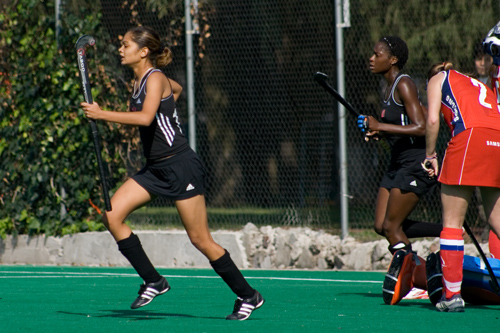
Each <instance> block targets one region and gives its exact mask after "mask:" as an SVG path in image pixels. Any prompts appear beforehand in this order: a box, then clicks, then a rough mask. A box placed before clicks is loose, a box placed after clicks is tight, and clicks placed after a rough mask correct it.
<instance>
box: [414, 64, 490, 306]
mask: <svg viewBox="0 0 500 333" xmlns="http://www.w3.org/2000/svg"><path fill="white" fill-rule="evenodd" d="M428 78H429V84H428V87H427V96H428V98H427V99H428V103H429V104H428V106H429V113H428V116H427V123H426V135H425V138H426V157H425V159H422V165H423V166H424V167H425V166H426V163H427V165H428V164H429V163H430V164H431V166H428V167H427V168H426V170H427V172H428V174H429V176H430V177H434V176H438V181H439V182H440V183H441V202H442V204H443V231H442V232H441V236H440V255H441V261H442V270H443V285H444V292H443V295H442V298H441V299H440V301H439V302H438V303H437V304H436V308H437V309H438V310H439V311H445V312H463V311H464V301H463V299H462V297H461V294H460V290H461V284H462V278H463V260H464V240H463V231H462V226H463V223H464V219H465V214H466V212H467V208H468V205H469V202H470V199H471V197H472V193H473V191H474V189H475V187H476V186H479V188H480V191H481V196H482V199H483V204H484V210H485V213H486V218H487V219H488V222H489V224H490V226H491V229H492V230H493V232H494V233H495V234H496V235H497V236H499V235H500V169H499V168H498V165H500V108H499V107H498V105H497V100H496V98H495V94H494V92H493V91H492V90H491V89H489V88H488V87H487V86H486V85H485V84H483V83H482V82H480V81H478V80H477V79H474V78H471V77H469V76H466V75H464V74H462V73H459V72H457V71H455V70H453V65H452V64H451V63H449V62H445V63H440V64H437V65H434V66H432V68H431V69H430V70H429V74H428ZM441 112H442V113H443V118H444V121H445V122H446V124H447V125H448V127H449V128H450V130H451V133H452V138H451V140H450V141H449V143H448V147H447V148H446V153H445V156H444V158H443V162H442V165H441V169H440V168H439V166H438V162H437V154H436V150H435V149H436V141H437V137H438V133H439V122H440V113H441Z"/></svg>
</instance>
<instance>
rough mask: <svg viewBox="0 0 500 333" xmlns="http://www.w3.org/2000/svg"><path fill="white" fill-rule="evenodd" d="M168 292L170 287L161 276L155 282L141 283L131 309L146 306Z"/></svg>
mask: <svg viewBox="0 0 500 333" xmlns="http://www.w3.org/2000/svg"><path fill="white" fill-rule="evenodd" d="M169 290H170V285H169V284H168V282H167V280H166V279H165V278H164V277H163V276H162V277H161V279H160V280H158V281H157V282H151V283H143V284H141V287H140V289H139V293H138V294H139V297H137V298H136V299H135V301H134V302H133V303H132V305H130V307H131V308H132V309H137V308H140V307H141V306H145V305H148V304H149V303H151V301H152V300H153V299H154V298H155V297H156V296H158V295H162V294H164V293H166V292H167V291H169Z"/></svg>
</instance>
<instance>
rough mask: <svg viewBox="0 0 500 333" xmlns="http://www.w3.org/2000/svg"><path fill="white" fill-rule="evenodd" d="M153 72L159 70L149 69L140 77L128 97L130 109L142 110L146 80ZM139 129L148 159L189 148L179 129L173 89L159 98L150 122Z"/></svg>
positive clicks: (173, 153) (145, 155)
mask: <svg viewBox="0 0 500 333" xmlns="http://www.w3.org/2000/svg"><path fill="white" fill-rule="evenodd" d="M154 72H161V71H160V70H159V69H151V70H150V71H149V72H147V73H146V74H145V75H144V77H143V78H142V80H141V82H140V86H139V89H138V91H137V92H136V93H135V94H133V95H132V97H131V98H130V111H142V105H143V103H144V101H145V99H146V82H147V80H148V78H149V76H150V75H151V73H154ZM139 131H140V134H141V141H142V146H143V150H144V157H146V158H147V159H149V160H155V159H159V158H163V157H167V156H171V155H175V154H178V153H181V152H183V151H185V150H187V149H189V144H188V142H187V139H186V137H185V136H184V134H183V133H182V130H181V124H180V120H179V116H178V115H177V109H176V106H175V101H174V94H173V91H172V92H171V93H170V96H168V97H166V98H163V99H162V100H161V102H160V106H159V107H158V111H156V116H155V118H154V119H153V121H152V122H151V124H150V125H149V126H141V127H139Z"/></svg>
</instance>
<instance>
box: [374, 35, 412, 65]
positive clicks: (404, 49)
mask: <svg viewBox="0 0 500 333" xmlns="http://www.w3.org/2000/svg"><path fill="white" fill-rule="evenodd" d="M379 42H383V43H385V44H386V45H387V48H388V49H389V51H390V53H391V55H392V56H394V57H396V58H398V62H397V63H396V66H398V68H399V69H403V67H404V66H405V65H406V62H407V61H408V45H406V43H405V41H404V40H402V39H401V38H399V37H396V36H385V37H382V38H380V39H379Z"/></svg>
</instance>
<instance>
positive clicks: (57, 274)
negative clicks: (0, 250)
mask: <svg viewBox="0 0 500 333" xmlns="http://www.w3.org/2000/svg"><path fill="white" fill-rule="evenodd" d="M2 274H13V275H6V276H1V275H2ZM14 274H16V275H14ZM19 274H27V275H19ZM34 274H39V275H34ZM163 276H164V277H166V278H185V279H186V278H187V279H189V278H191V279H220V277H219V276H203V275H163ZM105 277H137V274H129V273H78V272H32V271H0V279H23V278H31V279H33V278H105ZM245 279H253V280H282V281H310V282H340V283H377V284H381V283H382V281H371V280H342V279H314V278H287V277H276V276H266V277H262V276H246V277H245Z"/></svg>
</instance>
